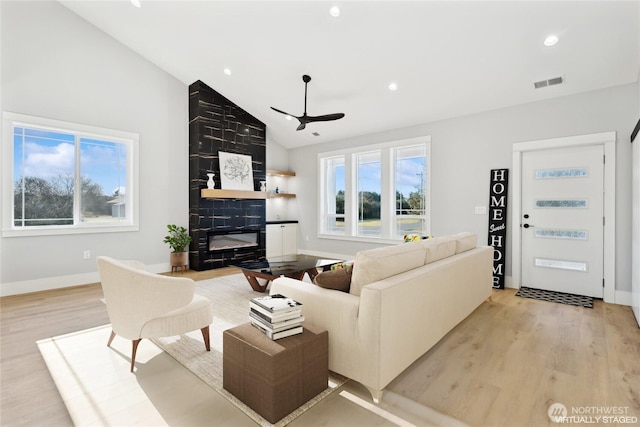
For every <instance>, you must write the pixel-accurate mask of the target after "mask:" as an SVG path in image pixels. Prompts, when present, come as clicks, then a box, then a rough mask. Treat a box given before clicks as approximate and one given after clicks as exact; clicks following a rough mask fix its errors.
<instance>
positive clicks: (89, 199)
mask: <svg viewBox="0 0 640 427" xmlns="http://www.w3.org/2000/svg"><path fill="white" fill-rule="evenodd" d="M23 184H24V192H23ZM80 188H81V192H82V194H81V198H82V203H81V216H82V218H89V217H99V216H111V205H110V204H109V203H108V202H109V201H110V200H111V199H112V198H113V197H112V196H106V195H104V194H103V193H104V192H103V190H102V186H101V185H99V184H97V183H95V182H93V181H91V179H89V178H85V177H83V178H81V185H80ZM74 191H75V183H74V177H73V175H71V174H66V175H58V176H56V177H54V178H51V179H49V180H46V179H43V178H36V177H25V178H21V179H20V180H18V181H17V182H16V183H15V187H14V203H13V204H14V218H15V222H16V225H18V226H20V225H22V219H23V218H24V219H26V220H29V221H27V223H26V225H28V226H39V225H73V199H74Z"/></svg>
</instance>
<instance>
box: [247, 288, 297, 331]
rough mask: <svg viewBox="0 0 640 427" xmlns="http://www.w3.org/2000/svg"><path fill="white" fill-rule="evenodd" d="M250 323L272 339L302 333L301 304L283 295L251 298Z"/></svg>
mask: <svg viewBox="0 0 640 427" xmlns="http://www.w3.org/2000/svg"><path fill="white" fill-rule="evenodd" d="M249 307H250V310H249V317H250V319H251V324H252V325H253V326H255V327H256V328H258V330H260V331H261V332H262V333H264V334H265V335H266V336H267V337H269V338H270V339H272V340H277V339H280V338H285V337H289V336H291V335H296V334H301V333H302V322H303V321H304V317H303V316H302V308H301V307H302V304H300V303H299V302H297V301H295V300H294V299H292V298H288V297H285V296H284V295H280V294H276V295H268V296H262V297H256V298H252V299H251V301H250V302H249Z"/></svg>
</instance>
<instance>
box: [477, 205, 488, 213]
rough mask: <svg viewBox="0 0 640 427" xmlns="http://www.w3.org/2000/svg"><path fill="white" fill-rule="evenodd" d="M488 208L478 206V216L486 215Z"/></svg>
mask: <svg viewBox="0 0 640 427" xmlns="http://www.w3.org/2000/svg"><path fill="white" fill-rule="evenodd" d="M486 214H487V207H486V206H476V215H486Z"/></svg>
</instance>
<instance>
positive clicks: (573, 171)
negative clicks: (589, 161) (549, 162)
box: [536, 168, 588, 179]
mask: <svg viewBox="0 0 640 427" xmlns="http://www.w3.org/2000/svg"><path fill="white" fill-rule="evenodd" d="M587 175H588V173H587V168H566V169H538V170H536V179H554V178H580V177H584V176H587Z"/></svg>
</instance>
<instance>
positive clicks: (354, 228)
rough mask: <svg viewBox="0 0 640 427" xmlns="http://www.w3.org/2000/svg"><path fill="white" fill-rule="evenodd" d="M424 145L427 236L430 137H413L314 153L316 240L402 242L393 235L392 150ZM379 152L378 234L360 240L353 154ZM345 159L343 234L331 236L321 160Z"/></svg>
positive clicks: (355, 168) (393, 179)
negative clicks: (380, 190) (380, 164)
mask: <svg viewBox="0 0 640 427" xmlns="http://www.w3.org/2000/svg"><path fill="white" fill-rule="evenodd" d="M421 144H424V146H425V155H426V162H427V164H426V169H427V170H426V176H425V180H426V185H425V188H424V192H425V195H424V197H425V206H426V211H425V216H426V224H425V226H426V228H427V230H426V234H430V230H431V208H430V206H431V164H432V162H431V137H430V136H421V137H417V138H409V139H403V140H398V141H391V142H386V143H382V144H375V145H367V146H360V147H354V148H350V149H344V150H336V151H331V152H325V153H319V154H318V207H319V209H318V231H317V232H318V238H321V239H335V240H348V241H360V242H377V243H387V244H396V243H398V241H401V240H402V237H401V236H395V221H394V219H395V202H396V198H395V166H396V165H395V156H394V150H395V149H397V148H402V147H408V146H412V145H421ZM378 150H379V151H381V161H382V185H381V188H382V194H381V195H380V203H381V206H380V216H381V218H380V221H381V231H380V233H381V235H380V237H363V236H358V235H357V233H358V215H357V212H358V209H357V203H358V197H357V192H358V191H357V189H358V187H357V164H356V162H357V154H362V153H368V152H372V151H378ZM337 156H344V157H345V206H344V211H345V212H344V213H345V233H344V234H331V233H328V232H327V230H326V224H327V221H326V220H327V217H328V216H330V214H329V213H328V206H327V202H326V198H325V191H326V176H325V168H324V166H325V164H324V162H325V159H330V158H332V157H337Z"/></svg>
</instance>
